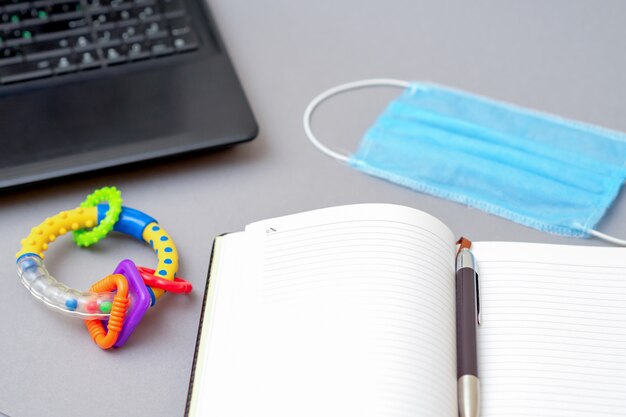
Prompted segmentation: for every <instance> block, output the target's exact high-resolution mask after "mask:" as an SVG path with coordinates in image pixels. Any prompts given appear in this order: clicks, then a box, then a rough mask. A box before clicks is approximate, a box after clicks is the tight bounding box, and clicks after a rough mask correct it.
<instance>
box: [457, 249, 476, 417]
mask: <svg viewBox="0 0 626 417" xmlns="http://www.w3.org/2000/svg"><path fill="white" fill-rule="evenodd" d="M479 309H480V306H479V298H478V272H477V271H476V262H475V260H474V255H472V252H471V251H470V250H469V248H468V247H463V245H461V250H460V251H459V254H458V255H457V257H456V355H457V361H456V374H457V378H458V380H457V389H458V398H459V416H460V417H478V416H479V415H480V381H479V380H478V346H477V338H476V327H477V325H478V322H479Z"/></svg>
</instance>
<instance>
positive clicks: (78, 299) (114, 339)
mask: <svg viewBox="0 0 626 417" xmlns="http://www.w3.org/2000/svg"><path fill="white" fill-rule="evenodd" d="M105 202H106V203H105ZM87 229H91V230H87ZM112 230H114V231H117V232H120V233H124V234H127V235H130V236H132V237H134V238H136V239H139V240H140V241H144V242H147V243H149V244H150V246H152V248H153V249H154V251H155V252H156V255H157V258H158V264H157V268H156V270H153V269H149V268H145V267H141V266H140V267H138V266H135V264H134V263H133V262H132V261H131V260H128V259H126V260H123V261H122V262H120V263H119V265H118V266H117V268H115V270H114V271H113V274H112V275H109V276H107V277H106V278H104V279H102V280H100V281H98V282H97V283H95V284H94V285H92V286H91V288H90V289H89V291H80V290H76V289H74V288H70V287H68V286H67V285H65V284H63V283H61V282H59V281H57V280H56V279H55V278H54V277H52V275H50V273H49V272H48V270H47V269H46V267H45V265H44V262H43V259H44V255H43V253H44V251H45V250H46V249H48V245H49V244H50V243H51V242H54V241H55V240H56V239H57V237H58V236H61V235H63V234H65V233H67V232H68V231H72V232H73V235H74V241H75V243H76V244H77V245H78V246H83V247H88V246H91V245H93V244H95V243H97V242H98V241H100V240H101V239H103V238H104V237H106V235H107V234H108V233H109V232H111V231H112ZM21 244H22V249H21V250H20V251H19V252H18V253H17V255H16V256H17V271H18V276H19V277H20V279H21V281H22V284H24V286H26V288H28V290H29V291H30V292H31V293H32V294H33V295H34V296H35V297H36V298H38V299H39V300H41V301H43V302H44V303H45V304H46V305H47V306H49V307H51V308H53V309H55V310H57V311H59V312H61V313H64V314H66V315H70V316H73V317H78V318H81V319H84V320H85V324H86V325H87V329H88V330H89V333H90V335H91V337H92V338H93V340H94V341H95V342H96V344H97V345H98V346H99V347H101V348H102V349H108V348H110V347H112V346H114V347H120V346H122V345H123V344H124V343H125V342H126V340H128V337H129V336H130V334H131V333H132V332H133V330H134V329H135V327H137V324H139V322H140V321H141V319H142V317H143V315H144V314H145V313H146V311H147V310H148V308H149V307H150V306H153V305H154V304H155V303H156V300H157V299H159V298H160V297H161V296H162V295H163V294H164V293H165V291H170V292H174V293H188V292H190V291H191V289H192V287H191V284H190V283H188V282H187V281H185V280H183V279H181V278H178V277H176V272H177V270H178V252H177V250H176V245H174V242H173V241H172V239H171V238H170V236H169V235H168V234H167V232H165V230H163V229H162V228H161V226H159V224H158V222H157V221H156V220H155V219H153V218H152V217H150V216H148V215H146V214H144V213H142V212H141V211H139V210H135V209H132V208H129V207H124V206H122V197H121V193H120V191H118V190H117V189H116V188H115V187H104V188H101V189H99V190H96V191H94V192H93V193H92V194H90V195H89V196H87V198H86V199H85V201H83V202H82V203H81V205H80V207H78V208H75V209H72V210H68V211H62V212H60V213H59V214H57V215H55V216H53V217H49V218H47V219H46V220H45V221H44V222H43V223H41V224H40V225H39V226H36V227H34V228H33V229H32V230H31V232H30V234H29V235H28V237H27V238H26V239H23V240H22V242H21ZM105 324H106V328H105Z"/></svg>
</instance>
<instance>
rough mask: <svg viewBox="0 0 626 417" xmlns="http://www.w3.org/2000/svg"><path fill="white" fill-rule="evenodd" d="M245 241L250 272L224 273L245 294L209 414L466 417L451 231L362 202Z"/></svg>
mask: <svg viewBox="0 0 626 417" xmlns="http://www.w3.org/2000/svg"><path fill="white" fill-rule="evenodd" d="M244 236H245V239H246V243H245V250H244V254H243V255H242V256H241V258H240V261H239V262H240V263H242V264H244V267H243V270H244V271H243V273H242V276H240V277H234V276H228V277H226V276H219V277H218V279H219V280H222V279H236V280H238V281H239V282H238V283H235V284H233V285H230V286H229V287H230V288H231V289H232V288H238V290H237V293H236V294H235V296H234V297H232V299H233V305H231V306H228V311H229V312H230V313H229V314H230V316H231V317H230V319H229V334H228V337H222V336H221V335H220V334H215V335H213V337H212V338H211V347H210V349H211V350H212V351H213V352H214V354H213V355H210V357H211V361H208V362H207V363H208V365H207V366H205V369H204V370H203V376H202V378H206V379H207V380H208V381H207V382H206V383H205V384H204V386H205V387H206V390H205V391H204V392H203V393H202V396H203V399H202V403H203V405H201V407H200V409H201V410H203V411H202V413H200V414H199V415H202V416H211V417H213V416H218V417H222V416H252V415H267V416H272V417H293V416H299V417H301V416H315V417H319V416H324V417H332V416H337V417H339V416H340V417H345V416H359V417H363V416H377V417H380V416H390V417H391V416H420V417H445V416H450V417H456V415H457V403H456V357H455V356H456V352H455V315H454V311H455V309H454V300H455V291H454V237H453V235H452V233H451V232H450V230H449V229H448V228H447V227H445V226H444V225H443V224H442V223H441V222H439V221H438V220H436V219H435V218H434V217H431V216H429V215H427V214H425V213H422V212H419V211H417V210H413V209H408V208H404V207H399V206H391V205H355V206H344V207H336V208H330V209H323V210H317V211H313V212H308V213H302V214H298V215H294V216H287V217H282V218H277V219H272V220H267V221H262V222H259V223H254V224H252V225H250V226H248V227H247V228H246V232H245V234H244ZM231 258H232V257H231ZM231 270H232V269H231ZM222 295H224V293H222V294H220V296H222ZM223 307H224V308H225V307H226V306H223ZM222 317H223V316H222ZM219 320H220V316H219V314H218V315H216V316H215V321H216V322H217V321H219ZM211 364H212V365H211Z"/></svg>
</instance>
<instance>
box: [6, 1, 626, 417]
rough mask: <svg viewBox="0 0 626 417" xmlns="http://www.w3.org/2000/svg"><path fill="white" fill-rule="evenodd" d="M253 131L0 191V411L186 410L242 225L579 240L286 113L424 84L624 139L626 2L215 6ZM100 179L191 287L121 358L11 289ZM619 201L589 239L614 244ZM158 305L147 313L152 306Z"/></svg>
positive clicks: (78, 281)
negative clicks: (388, 215)
mask: <svg viewBox="0 0 626 417" xmlns="http://www.w3.org/2000/svg"><path fill="white" fill-rule="evenodd" d="M209 3H210V6H211V7H212V11H213V13H214V15H215V18H216V20H217V22H218V24H219V27H220V29H221V32H222V35H223V37H224V39H225V41H226V44H227V46H228V48H229V50H230V53H231V56H232V59H233V61H234V64H235V67H236V68H237V70H238V73H239V75H240V77H241V80H242V83H243V85H244V88H245V90H246V92H247V94H248V97H249V99H250V102H251V105H252V107H253V109H254V112H255V114H256V116H257V118H258V122H259V125H260V128H261V133H260V135H259V137H258V139H257V140H255V141H253V142H251V143H249V144H246V145H242V146H239V147H236V148H233V149H230V150H226V151H220V152H218V153H209V154H201V155H197V156H193V157H189V158H185V159H183V160H177V161H174V162H172V161H167V162H165V163H159V164H152V165H149V166H141V167H137V166H135V167H130V168H125V169H123V170H122V169H120V170H119V171H115V172H114V173H107V174H90V175H84V176H81V177H80V178H71V179H68V180H66V181H62V182H60V183H58V184H56V185H39V186H34V187H31V188H28V189H26V190H21V191H12V192H9V193H2V194H0V227H1V229H0V230H1V232H2V240H1V241H0V270H1V271H2V276H3V285H2V289H1V291H0V412H3V413H5V414H7V415H9V416H11V417H30V416H44V415H45V416H63V417H73V416H90V417H98V416H107V417H110V416H124V417H133V416H153V417H160V416H180V415H182V413H183V410H184V407H185V399H186V395H187V386H188V381H189V374H190V371H191V361H192V357H193V350H194V344H195V339H196V330H197V325H198V320H199V315H200V305H201V300H202V289H203V288H204V284H205V279H206V271H207V267H208V262H209V254H210V248H211V242H212V238H213V237H214V236H215V235H216V234H218V233H222V232H226V231H237V230H241V229H242V228H243V227H244V226H245V225H246V224H247V223H250V222H252V221H255V220H259V219H262V218H266V217H272V216H278V215H283V214H287V213H291V212H297V211H301V210H309V209H314V208H319V207H325V206H330V205H337V204H346V203H357V202H388V203H399V204H405V205H409V206H412V207H416V208H419V209H423V210H425V211H428V212H430V213H432V214H434V215H435V216H437V217H438V218H440V219H441V220H442V221H444V222H445V223H446V224H448V225H449V226H450V228H451V229H452V230H453V231H454V232H455V233H456V234H458V235H461V234H463V235H467V236H470V237H472V238H474V239H475V240H519V241H532V242H557V243H567V244H575V245H593V244H601V242H597V241H592V240H575V239H567V238H560V237H556V236H550V235H547V234H543V233H539V232H537V231H534V230H531V229H528V228H526V227H523V226H519V225H517V224H514V223H511V222H509V221H506V220H502V219H499V218H496V217H493V216H491V215H488V214H485V213H482V212H480V211H477V210H472V209H468V208H465V207H463V206H460V205H458V204H455V203H451V202H447V201H444V200H441V199H437V198H433V197H429V196H425V195H420V194H418V193H415V192H412V191H409V190H406V189H403V188H401V187H398V186H395V185H392V184H389V183H386V182H384V181H381V180H378V179H375V178H371V177H368V176H366V175H364V174H361V173H359V172H357V171H355V170H352V169H350V168H348V167H346V166H343V165H342V164H340V163H338V162H336V161H334V160H331V159H330V158H327V157H326V156H324V155H322V154H321V153H319V152H318V151H317V150H315V149H314V148H313V147H312V146H311V145H310V144H309V143H308V142H307V141H306V139H305V137H304V134H303V131H302V127H301V117H302V111H303V109H304V107H305V106H306V104H307V103H308V101H309V100H310V99H311V98H312V97H313V96H315V95H316V94H318V93H319V92H321V91H322V90H324V89H326V88H328V87H330V86H333V85H335V84H339V83H343V82H347V81H352V80H357V79H362V78H370V77H395V78H401V79H415V80H431V81H435V82H437V83H441V84H447V85H450V86H453V87H456V88H460V89H465V90H469V91H472V92H476V93H479V94H482V95H486V96H491V97H494V98H496V99H500V100H506V101H510V102H513V103H517V104H519V105H523V106H528V107H531V108H535V109H539V110H543V111H548V112H552V113H557V114H560V115H563V116H566V117H570V118H574V119H578V120H582V121H586V122H591V123H595V124H599V125H603V126H606V127H609V128H613V129H617V130H622V131H626V118H625V117H624V108H625V106H624V103H625V99H626V58H625V57H624V51H626V26H624V16H625V15H626V3H625V2H623V1H622V0H614V1H609V0H603V1H602V2H592V1H573V0H558V1H557V0H553V1H538V0H530V1H528V0H527V1H509V0H490V1H488V0H474V1H436V2H435V1H433V2H426V1H416V0H407V1H363V0H350V1H347V0H343V1H337V0H333V1H331V0H316V1H307V2H303V1H294V0H273V1H272V0H265V1H260V0H258V1H244V0H214V1H210V2H209ZM398 92H399V91H398V90H394V89H387V88H376V89H370V90H363V91H357V92H354V93H351V94H349V95H346V96H341V97H337V98H336V99H334V100H332V101H330V102H329V103H327V105H324V106H323V107H322V108H321V109H320V110H319V112H317V113H316V114H315V117H314V129H315V131H316V132H317V133H318V135H319V137H320V138H323V140H324V141H325V143H327V144H329V145H334V146H335V147H336V148H340V149H346V150H348V151H349V150H354V149H355V148H356V145H357V143H358V140H359V138H360V137H361V135H362V134H363V132H364V130H365V129H366V128H367V127H368V126H369V125H370V124H371V123H372V122H373V120H374V118H375V117H376V115H377V114H378V113H379V112H380V111H381V110H382V109H383V107H384V106H385V104H386V102H387V101H388V100H389V99H391V98H392V97H394V96H395V95H396V94H397V93H398ZM104 185H116V186H118V187H119V188H121V190H122V191H123V196H124V198H125V204H127V205H128V206H131V207H136V208H138V209H141V210H143V211H145V212H147V213H148V214H150V215H152V216H154V217H155V218H157V219H159V221H160V222H161V224H162V225H163V226H164V227H165V228H166V230H168V231H169V232H170V234H171V235H172V236H173V238H174V240H175V242H176V244H177V245H178V247H179V250H180V252H181V254H182V258H181V268H180V275H181V276H183V277H185V278H187V279H188V280H189V281H191V282H192V283H193V284H194V285H195V288H196V291H195V292H194V294H192V295H190V296H175V295H171V294H169V295H167V296H165V297H164V298H162V299H161V300H160V302H159V303H158V305H157V306H156V307H155V309H153V310H152V311H150V312H149V314H148V315H147V317H146V318H145V319H144V322H143V323H142V324H141V326H139V328H138V329H137V331H136V332H135V333H134V334H133V336H132V338H131V339H130V341H129V343H127V345H126V346H124V348H123V349H120V350H115V351H107V352H104V351H101V350H100V349H98V348H97V347H96V346H95V345H94V344H93V343H92V341H91V340H90V338H89V336H88V334H87V331H86V330H85V329H84V326H83V324H82V323H81V322H80V321H78V320H76V319H71V318H65V317H63V316H61V315H58V314H54V313H53V312H51V311H50V310H48V309H46V308H44V307H43V306H42V305H41V304H40V303H38V302H36V301H35V300H34V299H33V297H32V296H31V295H30V294H29V293H28V291H26V290H25V289H24V288H23V287H22V286H21V284H20V283H19V281H18V279H17V276H16V274H15V268H14V254H15V252H16V251H17V250H18V248H19V241H20V239H21V238H23V237H25V236H26V235H27V234H28V232H29V230H30V228H31V227H33V226H35V225H36V224H38V223H39V222H41V221H42V220H43V219H44V218H45V217H47V216H50V215H53V214H55V213H57V212H59V211H61V210H64V209H69V208H72V207H75V206H76V205H77V204H78V203H79V202H80V201H82V200H83V198H84V196H85V195H87V194H88V193H90V192H91V191H92V190H93V189H94V188H97V187H101V186H104ZM624 194H626V193H622V194H621V195H620V196H619V197H618V200H617V201H616V203H615V204H614V206H613V208H612V209H611V210H610V212H609V213H608V215H607V216H606V217H605V219H604V220H603V221H602V223H601V224H600V230H603V231H607V232H611V233H613V234H615V235H618V236H622V237H626V223H624V222H623V221H621V220H622V219H623V218H624V215H625V214H626V196H625V195H624ZM125 257H130V258H132V259H133V260H135V261H136V262H137V263H138V264H143V265H153V264H154V255H153V254H152V253H151V251H150V249H149V248H148V247H147V245H142V244H140V243H139V242H136V241H133V240H131V239H128V238H126V237H120V236H114V237H110V238H107V239H106V240H105V241H103V242H102V243H101V244H99V245H98V246H97V247H95V248H93V249H92V250H78V249H76V248H74V247H73V246H72V243H71V239H69V238H67V237H66V238H64V239H60V240H59V241H58V242H56V243H55V244H54V245H52V246H51V249H50V251H49V256H48V257H47V258H46V265H47V266H48V268H49V269H50V271H51V272H52V273H53V275H55V276H56V277H59V278H61V280H62V281H64V282H66V283H67V284H70V285H72V286H75V287H78V288H86V287H88V286H89V285H90V284H91V283H93V282H94V281H96V280H98V279H100V278H101V277H103V276H105V275H106V274H108V273H110V272H111V271H112V270H113V268H114V267H115V265H116V264H117V262H118V261H119V260H121V259H123V258H125ZM154 310H158V311H154Z"/></svg>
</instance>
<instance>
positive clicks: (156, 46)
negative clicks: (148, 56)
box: [150, 39, 175, 56]
mask: <svg viewBox="0 0 626 417" xmlns="http://www.w3.org/2000/svg"><path fill="white" fill-rule="evenodd" d="M150 51H151V52H152V55H153V56H163V55H170V54H173V53H174V52H175V49H174V46H173V45H172V41H171V40H170V39H159V40H155V41H152V46H151V47H150Z"/></svg>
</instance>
